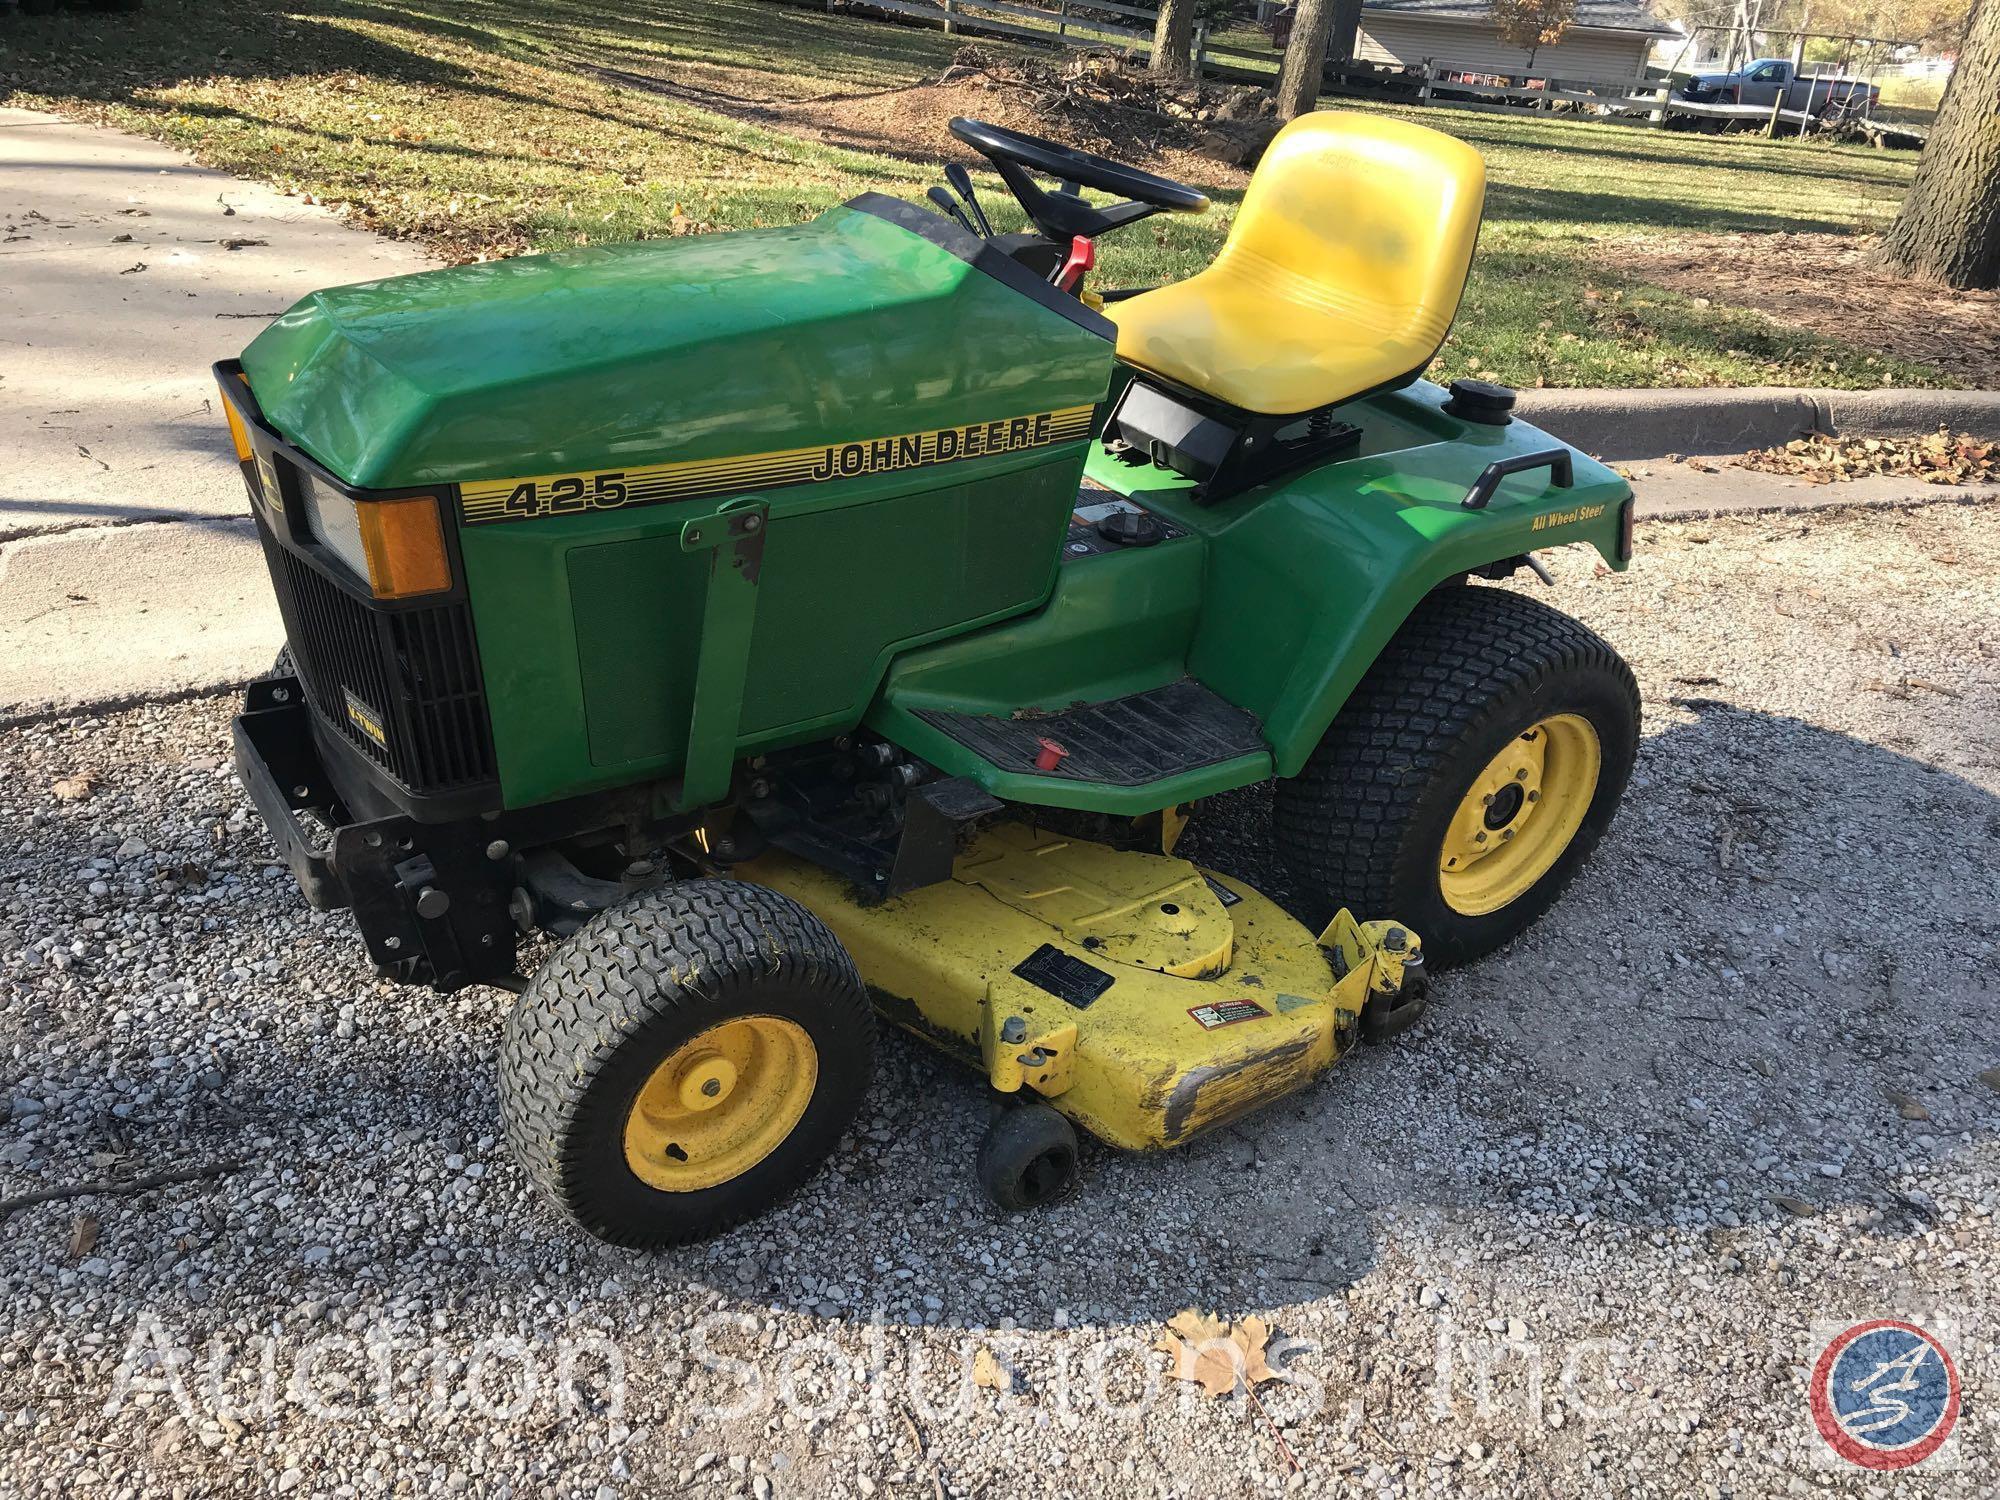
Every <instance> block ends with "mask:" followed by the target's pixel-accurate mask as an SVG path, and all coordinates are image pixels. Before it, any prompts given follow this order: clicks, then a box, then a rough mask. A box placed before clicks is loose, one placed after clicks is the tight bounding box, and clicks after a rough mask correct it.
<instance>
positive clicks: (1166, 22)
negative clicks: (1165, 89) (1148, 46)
mask: <svg viewBox="0 0 2000 1500" xmlns="http://www.w3.org/2000/svg"><path fill="white" fill-rule="evenodd" d="M1194 11H1195V0H1160V13H1159V15H1158V17H1157V18H1156V19H1155V20H1154V22H1153V60H1152V62H1151V64H1150V65H1149V66H1150V67H1151V70H1152V71H1153V72H1155V73H1163V74H1165V75H1166V76H1167V77H1169V78H1186V77H1189V76H1190V75H1191V74H1192V73H1193V72H1194Z"/></svg>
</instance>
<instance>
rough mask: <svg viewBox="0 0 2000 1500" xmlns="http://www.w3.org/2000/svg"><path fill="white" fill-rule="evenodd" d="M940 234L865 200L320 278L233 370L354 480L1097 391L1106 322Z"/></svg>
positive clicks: (1054, 403)
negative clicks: (375, 275)
mask: <svg viewBox="0 0 2000 1500" xmlns="http://www.w3.org/2000/svg"><path fill="white" fill-rule="evenodd" d="M942 224H943V221H942V220H940V219H936V218H935V216H933V215H929V214H926V213H924V212H923V211H922V210H919V209H916V208H914V207H912V206H911V205H909V204H905V203H902V202H900V201H898V200H895V199H888V198H882V197H878V196H875V195H869V196H868V197H865V198H860V199H856V200H855V202H854V203H852V204H849V205H845V206H843V207H840V208H836V209H833V210H831V211H830V212H828V213H826V214H824V215H822V216H821V217H820V218H818V219H815V220H813V221H812V222H810V223H807V224H801V225H797V226H793V227H788V228H781V229H765V230H755V231H749V232H745V233H737V234H726V235H725V234H716V235H702V236H698V237H695V238H690V239H677V240H652V241H642V242H640V243H637V244H625V245H607V246H604V247H601V248H591V249H585V250H572V251H565V252H563V253H561V254H556V255H530V256H522V257H519V258H518V259H514V260H505V261H496V262H492V263H490V264H484V265H472V266H460V267H456V268H454V269H451V270H444V271H431V272H426V273H423V274H420V275H415V276H399V277H396V278H394V279H392V280H387V281H372V282H364V283H361V284H360V285H357V286H347V287H336V288H333V289H331V290H328V291H322V292H315V293H313V294H312V295H311V296H309V297H307V298H306V299H305V300H304V301H302V302H300V303H298V304H297V305H296V306H295V307H293V308H292V309H291V310H290V311H288V312H287V313H285V315H284V316H283V317H281V318H279V319H278V320H277V322H275V323H273V324H272V325H271V326H270V327H269V328H267V329H266V330H265V331H264V332H263V333H261V334H260V335H258V337H257V339H256V340H255V341H254V342H253V343H252V344H251V345H250V347H249V348H248V349H246V350H245V351H244V353H243V368H244V372H245V374H246V375H247V376H248V378H249V381H250V387H251V390H252V391H253V392H254V393H255V395H256V397H257V401H258V404H259V405H260V406H261V408H262V409H263V412H264V415H265V416H266V417H267V418H268V419H269V420H270V422H271V423H272V425H273V426H275V427H276V428H277V429H278V431H279V432H281V433H283V434H284V435H285V437H287V438H288V439H290V440H291V441H292V442H294V443H296V444H298V445H299V446H300V447H301V448H303V449H304V450H305V451H306V452H308V453H310V454H311V455H312V456H313V457H314V458H316V459H318V460H319V461H320V462H321V463H322V464H324V465H326V467H327V468H328V469H330V470H332V471H333V472H334V473H335V474H337V475H339V476H340V477H341V478H342V479H344V480H346V481H347V482H348V483H350V484H353V485H357V486H360V487H363V488H368V489H389V488H397V487H402V486H407V485H420V484H434V483H447V482H457V481H462V480H471V479H481V478H495V477H504V476H508V475H518V474H532V473H538V472H556V471H567V470H584V469H594V468H616V467H619V466H621V465H626V464H642V463H647V462H655V461H659V460H660V459H662V458H669V457H670V458H673V459H676V460H679V459H702V458H708V457H717V456H724V455H730V454H741V453H755V452H767V453H768V452H772V451H774V450H781V449H787V448H793V447H810V446H815V445H818V444H821V443H825V442H829V441H836V440H848V439H853V438H857V437H869V436H876V435H883V436H886V435H891V434H895V433H902V432H911V431H918V430H922V429H926V428H935V427H944V426H949V425H951V424H954V423H958V422H962V421H965V420H966V419H967V412H968V410H969V409H970V410H974V411H977V412H978V413H979V414H981V415H983V414H985V413H987V412H992V411H997V412H1000V413H1002V414H1010V415H1011V414H1014V413H1017V412H1021V411H1027V410H1030V409H1033V410H1042V411H1046V410H1049V409H1051V408H1057V407H1065V406H1076V405H1090V404H1094V403H1096V402H1098V401H1101V400H1102V399H1103V398H1104V396H1105V393H1106V386H1107V384H1108V381H1109V378H1110V373H1111V356H1110V346H1109V344H1108V342H1106V343H1102V344H1101V348H1099V349H1098V352H1095V353H1089V352H1086V351H1090V350H1091V349H1092V348H1093V346H1098V344H1099V340H1098V339H1096V338H1093V337H1091V336H1090V335H1091V334H1100V335H1101V334H1102V333H1103V332H1105V331H1107V330H1108V325H1103V326H1102V327H1098V326H1095V324H1094V323H1093V321H1092V320H1094V319H1095V315H1094V314H1091V313H1088V312H1087V311H1086V310H1084V309H1082V308H1081V307H1076V306H1075V305H1074V304H1072V306H1073V307H1074V309H1075V310H1074V311H1069V312H1066V311H1064V310H1063V309H1061V308H1060V307H1059V306H1056V305H1052V303H1051V302H1049V301H1044V300H1041V299H1038V298H1037V297H1035V296H1034V295H1033V292H1034V290H1035V289H1033V288H1027V287H1024V286H1023V285H1022V284H1020V278H1019V276H1016V275H1010V274H1006V273H1009V272H1011V271H1013V270H1015V269H1016V268H1014V267H1013V266H1012V263H1011V262H1008V263H1007V264H1006V265H1004V266H1002V265H995V264H992V263H990V262H989V260H988V259H986V258H983V257H981V258H978V265H977V266H975V265H974V264H973V263H972V260H969V259H967V258H966V254H965V251H964V248H963V246H962V245H959V244H958V243H957V241H958V240H962V239H966V238H967V237H964V236H956V237H955V236H953V235H952V234H951V233H949V232H947V233H943V234H940V233H938V232H937V230H936V228H935V226H937V225H942ZM972 243H976V242H972ZM1021 274H1025V273H1021ZM1029 279H1031V280H1032V279H1033V278H1029ZM1098 321H1100V322H1101V320H1098ZM1079 325H1081V326H1079ZM1086 330H1088V332H1086ZM1080 354H1083V355H1084V357H1079V355H1080Z"/></svg>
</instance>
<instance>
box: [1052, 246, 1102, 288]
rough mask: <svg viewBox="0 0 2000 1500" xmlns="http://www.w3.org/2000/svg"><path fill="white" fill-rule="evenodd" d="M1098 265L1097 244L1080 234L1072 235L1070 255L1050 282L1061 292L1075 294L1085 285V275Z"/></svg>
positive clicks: (1065, 258)
mask: <svg viewBox="0 0 2000 1500" xmlns="http://www.w3.org/2000/svg"><path fill="white" fill-rule="evenodd" d="M1096 264H1097V245H1096V243H1095V242H1094V241H1092V240H1087V239H1085V238H1084V237H1083V236H1082V235H1080V234H1078V235H1072V236H1071V237H1070V242H1069V254H1068V255H1066V256H1065V257H1063V263H1062V264H1061V265H1059V266H1057V267H1056V271H1055V274H1054V275H1053V276H1051V277H1050V278H1049V281H1050V282H1051V283H1052V284H1053V285H1054V286H1055V287H1056V289H1057V290H1059V291H1064V292H1074V291H1075V290H1076V289H1077V288H1078V287H1080V286H1082V285H1083V278H1084V276H1085V274H1086V273H1087V272H1089V271H1090V270H1091V269H1092V268H1093V267H1094V266H1096Z"/></svg>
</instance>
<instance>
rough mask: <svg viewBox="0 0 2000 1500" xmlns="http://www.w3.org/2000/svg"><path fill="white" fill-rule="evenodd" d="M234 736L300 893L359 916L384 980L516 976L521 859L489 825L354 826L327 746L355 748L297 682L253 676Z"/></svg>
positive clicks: (445, 983)
mask: <svg viewBox="0 0 2000 1500" xmlns="http://www.w3.org/2000/svg"><path fill="white" fill-rule="evenodd" d="M231 732H232V736H233V738H234V740H235V745H236V773H237V775H238V776H239V777H241V778H242V781H243V786H244V789H245V790H246V791H247V792H249V794H250V800H251V802H252V803H254V804H255V806H256V808H257V811H258V812H259V813H260V814H261V815H262V816H263V819H264V824H265V826H266V827H267V828H268V829H269V830H270V834H271V840H272V842H273V843H275V844H276V845H277V848H278V854H279V856H280V857H281V858H282V859H283V860H284V862H285V864H286V865H287V866H289V867H290V869H291V872H292V875H293V876H294V878H296V879H297V881H298V883H299V890H300V891H301V892H302V893H303V894H304V895H305V898H306V900H307V902H308V903H309V904H311V905H312V906H314V907H317V908H318V909H320V910H321V911H328V910H333V909H336V908H341V907H345V908H347V909H349V910H351V911H352V912H353V913H354V920H355V922H356V924H357V925H358V926H359V927H360V928H361V936H362V938H363V940H364V941H365V942H366V943H367V945H368V955H369V957H370V958H372V959H373V960H374V961H375V966H376V968H377V969H378V970H379V971H380V972H381V973H382V974H383V975H385V976H386V977H388V978H391V979H394V980H397V981H399V982H400V983H404V984H427V985H430V986H431V987H432V988H434V989H438V990H443V991H451V990H456V989H461V988H463V987H464V986H466V985H468V984H481V983H493V982H496V981H502V980H506V979H508V978H510V977H511V976H512V975H513V973H514V967H515V966H514V953H515V944H516V941H517V938H518V934H517V933H516V931H515V926H514V921H513V918H512V917H511V916H510V915H509V912H508V900H509V897H510V895H511V893H512V891H513V888H514V881H515V870H516V860H515V857H514V854H513V849H512V846H511V845H510V844H509V843H508V842H507V841H506V840H505V839H504V838H502V837H500V836H499V830H498V828H497V826H496V824H495V823H494V822H493V821H492V820H489V819H483V818H480V817H471V818H466V819H463V820H461V821H458V822H452V823H442V824H441V823H429V822H418V821H417V820H415V819H413V818H410V817H408V816H405V815H403V814H400V813H397V814H392V815H391V816H388V817H377V818H372V819H368V820H366V821H356V820H355V815H354V814H353V813H352V812H350V811H349V808H348V806H347V804H346V803H345V802H344V801H343V800H342V798H341V795H340V792H339V790H338V786H337V783H336V780H335V778H334V777H332V776H330V775H329V774H328V764H329V753H328V752H331V758H332V759H334V760H337V759H338V757H339V756H340V755H341V753H342V752H343V751H344V750H345V748H346V747H345V746H344V745H343V744H341V743H339V742H337V741H336V742H334V743H331V744H329V743H328V736H327V731H326V729H325V726H324V724H323V723H322V722H321V721H320V719H319V717H318V715H316V714H315V713H314V712H313V710H312V708H311V707H310V706H309V704H308V703H307V701H306V695H305V692H304V690H303V689H302V687H301V686H300V684H299V680H298V679H297V678H296V677H271V678H266V679H264V680H263V681H261V682H253V683H251V684H250V687H249V690H248V693H247V695H246V697H245V701H244V705H243V712H242V713H241V714H239V715H237V717H236V721H235V723H234V724H233V725H232V726H231Z"/></svg>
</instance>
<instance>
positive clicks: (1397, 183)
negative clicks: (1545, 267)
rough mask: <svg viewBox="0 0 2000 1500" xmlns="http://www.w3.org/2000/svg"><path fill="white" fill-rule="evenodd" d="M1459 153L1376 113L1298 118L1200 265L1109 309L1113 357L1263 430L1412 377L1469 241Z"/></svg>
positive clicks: (1438, 327) (1478, 176) (1475, 185)
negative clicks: (1238, 413)
mask: <svg viewBox="0 0 2000 1500" xmlns="http://www.w3.org/2000/svg"><path fill="white" fill-rule="evenodd" d="M1485 197H1486V167H1485V164H1484V163H1483V162H1482V161H1481V160H1480V158H1479V153H1478V152H1476V151H1474V150H1473V149H1472V148H1471V147H1470V146H1468V145H1466V144H1465V142H1463V141H1461V140H1458V139H1456V138H1455V137H1453V136H1448V135H1444V134H1442V133H1441V132H1439V131H1435V130H1430V129H1427V128H1426V127H1424V126H1422V125H1411V124H1408V123H1406V122H1404V121H1402V120H1390V119H1383V118H1381V117H1379V116H1375V115H1362V114H1347V113H1340V112H1335V111H1331V110H1329V111H1323V112H1320V113H1317V114H1309V115H1301V116H1300V117H1299V118H1298V119H1296V120H1294V121H1292V123H1291V124H1289V125H1287V126H1286V127H1285V128H1284V129H1283V130H1280V131H1279V132H1278V134H1277V136H1276V138H1274V139H1273V140H1272V142H1271V145H1270V149H1269V150H1267V151H1266V152H1265V153H1264V159H1263V160H1262V161H1261V162H1259V163H1258V165H1257V171H1256V173H1255V175H1254V176H1252V178H1251V179H1250V188H1249V191H1248V192H1247V193H1245V194H1244V196H1243V207H1242V209H1241V210H1240V211H1239V212H1238V213H1237V215H1236V223H1235V225H1234V226H1233V227H1232V228H1231V229H1230V231H1229V239H1228V241H1227V242H1226V243H1225V244H1224V245H1223V247H1222V253H1221V254H1219V255H1217V256H1216V258H1215V262H1214V264H1212V265H1211V266H1209V268H1208V269H1207V270H1205V271H1202V272H1200V273H1198V274H1196V275H1194V276H1190V277H1189V278H1188V279H1187V280H1186V281H1181V282H1176V283H1174V284H1173V285H1172V286H1163V287H1159V288H1157V289H1156V290H1154V291H1150V292H1145V293H1142V294H1141V295H1139V296H1137V297H1129V298H1126V299H1125V300H1124V301H1121V302H1114V303H1111V304H1110V305H1109V306H1107V307H1106V308H1105V310H1104V311H1105V316H1107V317H1109V318H1110V319H1111V320H1112V321H1113V322H1115V323H1116V324H1117V325H1118V357H1119V358H1120V359H1122V360H1124V361H1125V362H1126V363H1127V364H1130V365H1135V366H1137V367H1138V368H1139V369H1141V370H1150V371H1152V372H1153V373H1155V374H1158V375H1162V376H1165V377H1166V378H1167V379H1168V380H1171V381H1174V382H1176V383H1177V384H1180V385H1182V386H1186V387H1188V388H1190V389H1192V390H1196V391H1200V392H1202V393H1204V394H1206V395H1209V396H1213V397H1215V398H1216V399H1217V400H1219V401H1224V402H1227V403H1228V404H1229V405H1231V406H1234V407H1237V408H1240V409H1241V410H1244V411H1250V412H1257V413H1261V414H1265V415H1271V416H1285V415H1290V414H1292V413H1295V412H1306V411H1313V410H1316V409H1318V408H1319V407H1322V406H1331V405H1333V404H1334V403H1335V402H1338V401H1345V400H1348V399H1350V398H1351V397H1354V396H1358V395H1361V394H1362V393H1363V392H1365V391H1371V390H1376V389H1378V388H1380V387H1383V386H1387V385H1393V384H1398V383H1400V382H1402V381H1404V380H1406V379H1409V378H1413V377H1414V376H1416V375H1418V374H1420V373H1421V372H1422V370H1423V368H1424V366H1425V365H1427V364H1429V363H1430V361H1431V357H1432V356H1433V355H1435V354H1436V353H1437V351H1438V346H1439V345H1440V344H1442V343H1443V342H1444V336H1445V331H1446V330H1447V329H1448V328H1450V326H1451V320H1452V316H1453V314H1454V313H1456V312H1457V310H1458V299H1459V297H1460V295H1461V294H1462V293H1463V292H1464V290H1465V274H1466V270H1467V268H1468V267H1469V266H1470V265H1471V263H1472V246H1473V241H1474V240H1476V239H1477V238H1478V237H1479V215H1480V210H1481V208H1482V206H1483V204H1484V202H1485Z"/></svg>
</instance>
